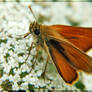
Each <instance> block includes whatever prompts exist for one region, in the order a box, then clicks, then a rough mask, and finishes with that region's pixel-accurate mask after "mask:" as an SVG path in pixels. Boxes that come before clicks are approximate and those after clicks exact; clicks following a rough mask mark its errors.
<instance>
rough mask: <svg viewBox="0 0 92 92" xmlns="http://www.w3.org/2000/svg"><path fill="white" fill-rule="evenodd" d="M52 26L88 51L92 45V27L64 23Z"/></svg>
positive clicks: (77, 45)
mask: <svg viewBox="0 0 92 92" xmlns="http://www.w3.org/2000/svg"><path fill="white" fill-rule="evenodd" d="M50 27H51V28H52V29H55V30H56V31H57V32H58V33H59V34H61V35H62V36H64V37H65V38H66V39H67V40H68V41H70V42H71V43H72V44H74V45H75V46H76V47H78V48H80V49H81V50H83V51H87V50H88V49H90V48H91V47H92V28H84V27H71V26H64V25H53V26H50Z"/></svg>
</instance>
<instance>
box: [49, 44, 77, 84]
mask: <svg viewBox="0 0 92 92" xmlns="http://www.w3.org/2000/svg"><path fill="white" fill-rule="evenodd" d="M49 51H50V54H51V57H52V59H53V61H54V64H55V65H56V68H57V70H58V72H59V74H60V75H61V77H62V78H63V79H64V81H65V82H66V83H69V84H72V83H74V81H75V80H77V78H78V74H77V72H76V70H75V69H74V68H73V67H71V66H70V65H69V64H68V62H67V60H66V58H64V56H63V55H62V54H61V53H60V52H59V51H58V50H57V49H56V48H55V47H54V46H53V45H50V46H49Z"/></svg>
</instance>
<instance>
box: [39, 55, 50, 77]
mask: <svg viewBox="0 0 92 92" xmlns="http://www.w3.org/2000/svg"><path fill="white" fill-rule="evenodd" d="M48 61H49V55H48V57H47V60H46V64H45V68H44V71H43V73H42V74H41V76H42V77H45V73H46V68H47V64H48Z"/></svg>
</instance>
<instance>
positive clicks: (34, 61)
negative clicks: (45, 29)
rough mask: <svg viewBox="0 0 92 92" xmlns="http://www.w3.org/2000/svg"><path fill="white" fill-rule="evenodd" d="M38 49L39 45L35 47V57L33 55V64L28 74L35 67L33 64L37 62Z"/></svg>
mask: <svg viewBox="0 0 92 92" xmlns="http://www.w3.org/2000/svg"><path fill="white" fill-rule="evenodd" d="M39 49H40V45H39V44H38V46H37V47H36V51H37V53H36V55H35V57H34V59H35V60H34V59H33V64H32V68H31V70H30V72H31V71H32V69H33V68H34V65H35V63H36V60H37V58H38V53H39Z"/></svg>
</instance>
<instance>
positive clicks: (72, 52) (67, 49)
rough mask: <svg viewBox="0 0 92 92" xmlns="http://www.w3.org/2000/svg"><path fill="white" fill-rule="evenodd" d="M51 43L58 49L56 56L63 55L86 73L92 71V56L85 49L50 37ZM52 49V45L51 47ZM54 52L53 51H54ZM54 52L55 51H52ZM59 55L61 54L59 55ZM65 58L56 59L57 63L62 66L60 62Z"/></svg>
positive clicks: (73, 65) (75, 67)
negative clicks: (82, 49)
mask: <svg viewBox="0 0 92 92" xmlns="http://www.w3.org/2000/svg"><path fill="white" fill-rule="evenodd" d="M49 43H50V45H51V46H53V47H54V49H56V50H57V52H58V53H59V54H61V56H60V55H59V54H58V53H57V54H55V55H54V57H56V58H59V56H60V57H62V56H63V57H62V58H64V59H65V60H66V62H67V63H68V64H70V65H71V66H72V67H73V68H74V69H76V70H82V71H84V72H86V73H92V58H91V57H89V56H88V55H86V54H85V53H84V52H83V51H81V50H80V49H78V48H76V47H75V46H73V45H72V44H71V43H68V42H66V41H63V40H60V41H58V40H53V39H50V40H49ZM50 49H52V47H50ZM52 52H53V51H52ZM52 54H53V53H52ZM58 55H59V56H58ZM62 61H64V60H60V59H59V62H58V60H56V62H57V63H58V64H57V65H59V66H62V65H61V64H60V62H62Z"/></svg>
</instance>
